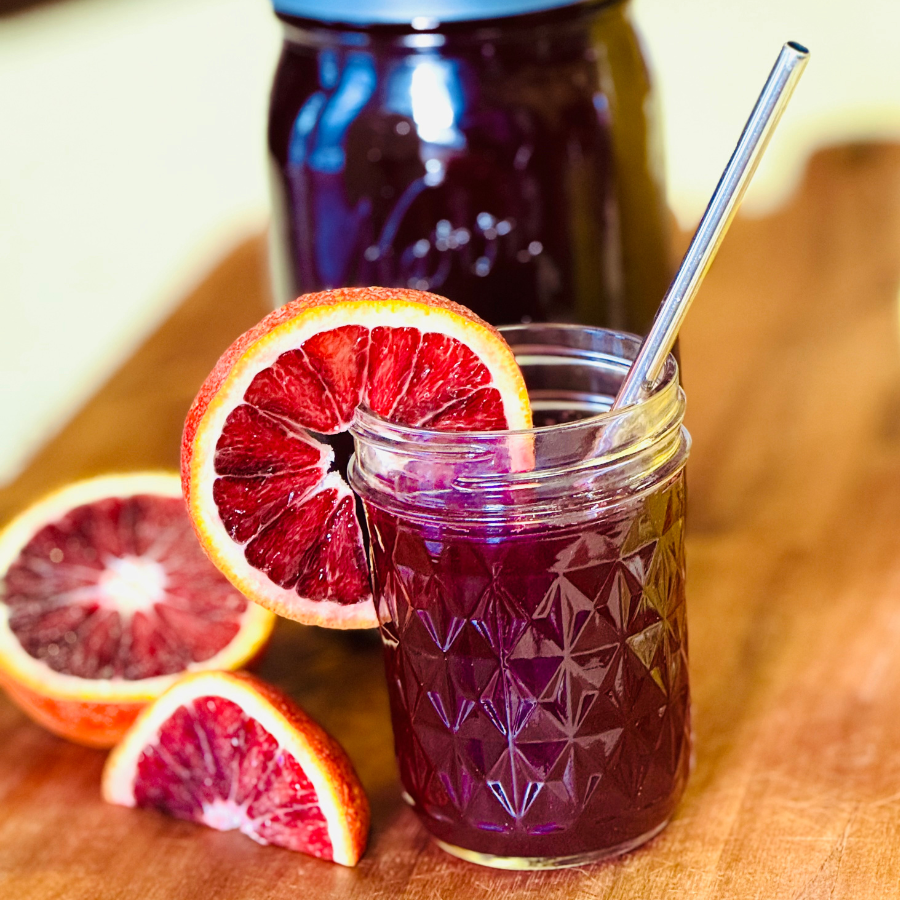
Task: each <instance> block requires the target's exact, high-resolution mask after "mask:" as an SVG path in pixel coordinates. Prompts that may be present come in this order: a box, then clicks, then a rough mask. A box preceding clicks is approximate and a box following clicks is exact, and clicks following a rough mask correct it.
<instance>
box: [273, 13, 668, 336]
mask: <svg viewBox="0 0 900 900" xmlns="http://www.w3.org/2000/svg"><path fill="white" fill-rule="evenodd" d="M426 7H427V4H426V5H425V6H423V10H424V11H425V13H427V9H426ZM282 20H283V21H284V23H285V26H286V27H285V36H286V40H285V44H284V48H283V52H282V56H281V60H280V63H279V66H278V71H277V74H276V77H275V82H274V85H273V89H272V96H271V106H270V120H269V148H270V152H271V157H272V161H273V163H274V166H273V170H274V171H273V179H272V181H273V194H274V195H273V205H274V213H275V217H274V225H273V251H274V259H275V263H276V265H275V270H276V276H277V277H276V280H277V281H278V282H280V283H279V284H278V285H277V293H278V295H279V296H278V300H279V302H284V301H286V300H288V299H291V298H292V297H294V296H296V295H297V294H300V293H304V292H307V291H313V290H319V289H323V288H329V287H338V286H346V285H354V284H381V285H390V286H403V287H413V288H418V289H423V290H432V291H436V292H438V293H441V294H444V295H446V296H449V297H450V298H451V299H453V300H456V301H458V302H460V303H463V304H465V305H466V306H468V307H470V308H471V309H473V310H474V311H475V312H477V313H478V314H479V315H481V316H482V317H484V318H486V319H487V320H489V321H490V322H492V323H494V324H497V325H500V324H505V323H511V322H519V321H523V320H525V321H527V320H529V319H530V320H534V321H576V322H582V323H587V324H598V325H607V326H612V327H616V328H622V329H625V330H629V331H633V332H642V331H645V330H646V329H647V327H648V326H649V323H650V321H651V319H652V315H653V312H654V310H655V308H656V306H657V304H658V302H659V299H660V297H661V296H662V295H663V293H664V290H665V287H666V284H667V281H668V275H669V269H668V255H667V232H668V228H667V219H666V212H665V201H664V196H663V187H662V180H661V177H660V171H659V170H660V162H661V160H660V159H659V158H658V154H657V153H656V146H657V141H656V134H655V132H656V123H655V121H654V119H653V110H654V104H653V102H652V95H651V89H650V84H649V80H648V75H647V71H646V68H645V64H644V60H643V58H642V56H641V51H640V47H639V44H638V40H637V38H636V36H635V33H634V31H633V28H632V26H631V23H630V20H629V18H628V16H627V3H626V2H622V0H608V2H582V3H575V4H573V5H572V6H569V7H566V8H564V9H559V10H555V11H550V12H545V13H541V14H535V15H527V16H514V17H510V18H506V19H497V20H493V21H480V22H457V23H453V22H449V23H444V24H441V25H439V26H438V28H437V30H432V31H425V32H416V31H413V30H412V29H411V28H409V27H408V26H406V27H402V26H377V27H376V26H373V27H370V28H353V27H351V26H337V25H334V26H325V25H323V24H322V23H319V22H311V21H308V20H299V19H291V18H287V17H284V16H282Z"/></svg>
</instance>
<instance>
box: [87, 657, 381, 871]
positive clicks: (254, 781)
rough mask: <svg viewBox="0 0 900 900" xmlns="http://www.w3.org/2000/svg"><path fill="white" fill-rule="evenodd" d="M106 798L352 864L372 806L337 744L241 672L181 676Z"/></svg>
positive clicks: (149, 717)
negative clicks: (235, 830) (234, 830)
mask: <svg viewBox="0 0 900 900" xmlns="http://www.w3.org/2000/svg"><path fill="white" fill-rule="evenodd" d="M103 798H104V799H105V800H107V801H108V802H109V803H116V804H118V805H120V806H141V807H154V808H156V809H160V810H162V811H163V812H166V813H169V814H170V815H173V816H176V817H177V818H179V819H188V820H190V821H192V822H201V823H203V824H204V825H208V826H210V827H211V828H216V829H218V830H219V831H231V830H233V829H238V830H239V831H241V832H242V833H243V834H246V835H248V836H249V837H251V838H253V839H254V840H255V841H258V842H259V843H260V844H275V845H277V846H279V847H287V848H288V849H290V850H300V851H302V852H303V853H309V854H311V855H312V856H318V857H320V858H321V859H329V860H333V861H334V862H339V863H343V865H345V866H353V865H355V864H356V862H357V860H358V859H359V858H360V856H361V855H362V852H363V850H364V849H365V845H366V837H367V834H368V830H369V804H368V801H367V800H366V795H365V793H364V792H363V788H362V785H361V784H360V783H359V779H358V778H357V776H356V773H355V772H354V770H353V766H352V764H351V762H350V760H349V759H348V758H347V755H346V754H345V753H344V751H343V749H342V748H341V747H340V745H339V744H338V743H337V742H336V741H335V740H334V739H333V738H331V737H330V736H329V735H328V734H326V733H325V731H323V730H322V728H320V727H319V726H318V725H317V724H316V723H315V722H313V721H312V719H310V718H309V716H307V715H306V713H304V712H303V710H301V709H300V708H299V707H298V706H297V704H296V703H294V702H293V701H292V700H291V699H290V697H288V696H286V695H285V694H283V693H281V691H278V690H276V689H275V688H274V687H272V686H271V685H268V684H266V683H265V682H263V681H260V680H259V679H258V678H254V677H253V676H251V675H246V674H243V673H230V672H200V673H197V674H191V675H186V676H185V677H184V678H182V679H181V680H180V681H178V683H177V684H175V685H174V686H173V687H172V688H171V689H170V690H169V691H167V692H166V693H165V694H163V696H162V697H160V698H159V699H158V700H157V701H156V702H155V703H154V704H153V705H152V706H149V707H147V709H145V710H144V712H143V713H142V714H141V715H140V716H139V717H138V719H137V721H136V722H135V723H134V726H133V727H132V728H131V730H130V731H129V732H128V734H127V735H126V736H125V738H124V740H123V741H122V743H121V744H119V746H118V747H116V749H115V750H114V751H113V752H112V753H111V754H110V756H109V759H108V760H107V762H106V767H105V768H104V770H103Z"/></svg>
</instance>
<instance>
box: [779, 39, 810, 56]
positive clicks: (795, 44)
mask: <svg viewBox="0 0 900 900" xmlns="http://www.w3.org/2000/svg"><path fill="white" fill-rule="evenodd" d="M784 46H785V47H790V48H791V50H793V51H794V52H795V53H799V54H800V55H801V56H809V48H808V47H804V46H803V44H801V43H800V42H799V41H788V42H787V43H786V44H785V45H784Z"/></svg>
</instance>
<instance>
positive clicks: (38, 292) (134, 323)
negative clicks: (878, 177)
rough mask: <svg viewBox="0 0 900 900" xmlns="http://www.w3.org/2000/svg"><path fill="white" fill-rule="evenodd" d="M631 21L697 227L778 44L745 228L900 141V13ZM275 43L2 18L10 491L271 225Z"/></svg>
mask: <svg viewBox="0 0 900 900" xmlns="http://www.w3.org/2000/svg"><path fill="white" fill-rule="evenodd" d="M851 8H853V10H854V11H853V13H852V14H851V13H849V12H847V11H848V10H849V9H851ZM634 14H635V17H636V19H637V21H638V23H639V25H640V27H641V28H642V30H643V32H644V34H645V36H646V42H647V45H648V49H649V52H650V55H651V57H652V60H653V66H654V68H655V69H656V71H657V75H658V82H659V84H660V88H661V95H662V101H663V110H664V123H665V127H664V138H665V145H666V148H667V154H668V160H669V186H670V199H671V202H672V205H673V208H674V209H675V211H676V213H677V215H678V216H679V219H680V220H681V221H682V223H685V224H687V223H689V222H691V221H693V220H695V219H696V217H697V216H698V215H699V213H700V212H701V211H702V208H703V205H704V202H705V199H706V197H707V196H708V194H709V192H710V191H711V190H712V188H713V186H714V185H715V182H716V180H717V178H718V174H719V172H720V170H721V168H722V167H723V165H724V163H725V161H726V160H727V158H728V155H729V153H730V151H731V148H732V147H733V145H734V142H735V140H736V138H737V135H738V132H739V131H740V128H741V126H742V124H743V121H744V120H745V118H746V116H747V114H748V112H749V109H750V107H751V105H752V103H753V101H754V99H755V97H756V95H757V93H758V90H759V87H760V85H761V83H762V81H763V80H764V78H765V75H766V73H767V72H768V69H769V67H770V66H771V63H772V61H773V60H774V58H775V55H776V53H777V50H778V47H779V46H780V44H781V43H782V42H783V41H784V40H787V39H795V40H800V41H804V42H806V43H808V45H809V46H810V48H811V49H812V51H813V59H812V62H811V64H810V66H809V68H808V70H807V74H806V75H805V76H804V79H803V82H802V83H801V87H800V89H799V90H798V94H797V96H796V99H795V101H794V103H793V104H792V107H791V110H790V111H789V114H788V115H787V117H786V118H785V120H784V123H783V126H782V130H781V132H780V133H779V135H778V136H777V138H776V140H775V142H774V144H773V147H772V150H771V151H770V154H771V157H772V158H771V159H770V160H767V161H766V163H764V168H763V169H762V170H761V172H760V174H759V176H758V180H757V183H756V184H755V185H754V188H753V189H752V190H751V193H750V195H749V196H748V204H749V207H750V209H751V211H753V210H756V211H757V212H758V211H761V210H764V209H766V208H768V207H771V206H772V204H773V203H776V202H777V201H778V198H779V197H780V196H782V195H783V193H784V190H785V189H786V188H787V186H789V183H790V180H791V178H792V177H793V176H794V175H795V174H796V173H797V172H798V171H799V167H800V163H801V161H802V159H803V158H804V157H805V154H806V153H807V152H808V150H809V149H810V147H812V146H815V145H816V144H818V143H821V142H825V141H830V140H838V139H841V138H842V137H844V136H862V137H872V136H875V137H878V136H898V135H900V65H898V64H897V62H896V53H897V51H896V47H897V37H896V36H897V35H898V34H900V2H898V0H857V2H856V3H855V4H850V3H847V2H838V0H818V2H814V0H754V2H753V3H748V2H738V0H727V2H726V0H635V3H634ZM278 45H279V35H278V29H277V26H276V23H275V21H274V18H273V16H272V14H271V8H270V7H269V5H268V3H267V2H266V0H68V2H66V3H63V4H59V5H51V6H46V7H38V8H35V9H34V10H32V11H29V12H27V13H23V14H20V15H18V16H15V17H11V18H6V19H0V423H2V424H0V481H3V480H4V479H8V478H10V477H12V476H13V475H14V474H15V472H16V471H17V470H18V469H19V468H20V467H21V466H22V465H23V464H24V462H25V461H26V460H27V459H28V457H29V455H30V453H32V452H33V450H34V449H35V448H36V447H38V446H40V444H41V443H42V442H43V441H44V440H46V439H47V438H48V437H49V436H50V434H52V432H53V431H54V430H55V429H56V428H58V427H60V426H61V425H62V424H64V422H65V421H66V420H67V418H68V417H69V416H70V415H71V414H72V412H74V410H75V409H77V407H78V406H79V405H80V404H81V403H82V402H83V401H84V399H85V398H86V397H87V396H89V395H90V393H91V392H92V391H93V390H95V389H96V387H97V385H98V384H99V383H100V382H102V380H103V379H104V378H105V377H107V376H108V374H109V373H110V372H112V371H113V370H114V368H115V366H116V365H117V364H118V363H119V362H120V361H121V360H122V359H123V358H125V357H127V355H128V354H129V353H130V352H131V351H132V349H133V348H134V346H135V345H136V344H137V343H138V342H139V341H140V340H141V339H142V337H143V336H144V335H145V334H146V333H147V332H148V331H149V330H150V329H152V328H153V326H154V325H155V324H156V323H157V322H158V321H159V320H160V319H161V318H162V317H164V316H165V315H166V313H167V312H168V311H169V310H170V309H171V307H172V305H173V304H174V303H177V301H178V300H179V298H180V297H181V296H183V294H184V292H185V291H186V290H187V289H188V288H189V287H190V285H191V284H192V283H193V282H194V281H195V280H196V279H198V278H200V277H202V274H203V273H204V272H205V271H206V270H207V269H208V268H209V267H210V266H211V265H212V264H213V263H214V262H215V260H216V259H217V258H218V257H219V256H220V255H221V254H223V253H224V252H226V251H227V249H228V248H229V246H231V245H232V244H233V243H234V242H236V241H238V240H239V239H240V238H241V237H243V236H244V235H246V234H249V233H251V232H253V231H256V230H258V229H260V228H262V227H263V225H264V223H265V221H266V216H267V207H268V198H267V193H266V191H267V187H266V163H265V144H264V134H265V116H266V99H267V93H268V86H269V82H270V78H271V71H272V68H273V66H274V61H275V58H276V54H277V51H278Z"/></svg>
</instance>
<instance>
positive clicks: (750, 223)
mask: <svg viewBox="0 0 900 900" xmlns="http://www.w3.org/2000/svg"><path fill="white" fill-rule="evenodd" d="M682 240H683V236H682ZM265 269H266V267H265V255H264V243H263V239H262V238H259V239H257V240H254V241H251V242H249V243H247V244H246V245H244V246H241V247H239V248H237V249H236V250H235V251H234V252H233V253H231V255H229V256H228V257H227V259H225V261H224V262H223V263H222V265H221V266H220V267H219V268H218V269H217V270H216V271H215V272H213V273H212V274H211V275H210V276H209V278H208V279H207V280H206V281H205V283H203V284H202V285H201V286H200V287H199V288H198V289H197V290H196V291H195V292H194V293H193V294H192V295H191V296H189V297H187V298H186V299H185V301H184V303H183V304H182V305H181V306H180V308H179V309H178V310H177V312H176V313H175V314H174V315H173V316H172V318H171V319H170V320H169V321H168V322H167V323H166V324H165V325H164V327H163V328H162V329H160V331H159V332H158V333H157V334H155V335H154V336H153V337H152V338H151V339H150V340H149V341H148V342H147V344H146V345H145V346H144V347H143V348H142V349H141V350H140V351H139V352H138V353H137V354H136V355H135V356H134V358H133V359H132V360H131V361H130V362H129V363H128V364H127V365H126V366H125V367H124V368H123V369H122V370H121V371H120V372H118V373H117V374H116V375H115V376H114V377H113V378H112V379H111V380H110V382H109V383H108V384H107V385H106V386H105V387H104V389H103V390H102V391H101V392H100V393H99V394H98V395H97V396H96V398H95V399H94V400H93V401H92V402H91V403H90V404H89V405H88V406H87V407H86V408H85V409H84V410H82V411H81V412H80V413H78V415H77V416H75V417H74V419H73V420H72V421H71V422H70V424H68V425H67V426H66V427H65V428H63V429H62V430H61V432H60V433H59V435H58V436H57V437H56V438H55V439H54V440H53V441H52V442H51V443H50V444H49V445H48V446H47V447H46V448H45V449H44V451H43V452H42V453H41V454H40V455H39V456H38V457H36V458H35V459H34V461H33V462H32V464H31V466H30V467H29V468H28V470H27V471H26V472H24V473H23V474H22V476H21V477H20V478H19V479H18V480H17V481H16V482H15V483H14V484H11V485H9V486H8V487H6V488H5V489H4V490H3V491H2V492H0V519H6V518H8V517H9V516H10V515H12V514H13V513H14V512H15V511H17V510H18V509H20V508H21V507H22V506H23V505H24V504H25V503H27V502H28V501H29V500H30V499H32V498H33V497H35V496H36V495H38V494H40V493H43V492H44V491H46V490H47V489H48V488H51V487H53V486H55V485H57V484H60V483H63V482H66V481H68V480H71V479H72V478H74V477H77V476H80V475H85V474H90V473H95V472H100V471H107V470H113V469H118V470H121V469H134V468H140V467H147V466H150V467H159V466H175V464H176V462H177V454H178V440H179V435H180V430H181V421H182V419H183V416H184V413H185V411H186V409H187V406H188V404H189V403H190V400H191V398H192V396H193V394H194V392H195V390H196V389H197V387H198V386H199V384H200V382H201V381H202V379H203V377H204V376H205V375H206V373H207V372H208V371H209V369H210V368H211V366H212V365H213V363H214V362H215V359H216V358H217V356H218V354H219V353H220V352H221V351H222V350H223V349H224V347H225V346H226V345H227V343H228V342H229V341H230V340H231V339H232V338H234V337H235V336H237V334H239V333H240V332H241V331H242V330H244V329H245V328H246V327H248V326H249V325H250V324H252V323H253V322H255V321H256V320H257V319H258V318H260V316H261V315H262V314H263V313H264V312H265V311H266V305H267V301H266V297H267V285H266V279H265ZM898 281H900V147H895V146H855V147H843V148H837V149H833V150H830V151H828V152H825V153H822V154H820V155H819V156H817V157H816V158H814V160H813V161H812V163H811V165H810V167H809V170H808V172H807V177H806V179H805V181H804V183H803V185H802V187H801V188H800V189H799V191H798V193H797V195H796V196H795V199H794V200H793V202H792V203H791V204H790V206H789V207H788V208H786V209H784V210H783V211H781V212H780V213H779V214H777V215H776V216H773V217H771V218H768V219H764V220H744V219H741V220H738V222H737V223H736V224H735V225H734V227H733V229H732V232H731V234H730V235H729V237H728V239H727V241H726V242H725V245H724V246H723V249H722V251H721V254H720V256H719V259H718V261H717V262H716V265H715V266H714V268H713V271H712V272H711V274H710V276H709V278H708V280H707V283H706V284H705V286H704V288H703V290H702V293H701V295H700V297H699V298H698V300H697V303H696V306H695V308H694V310H693V311H692V313H691V316H690V319H689V321H688V324H687V326H686V328H685V331H684V334H683V339H682V357H683V364H684V369H685V376H684V381H685V386H686V390H687V393H688V404H689V412H688V426H689V428H690V430H691V432H692V434H693V438H694V447H693V452H692V457H691V462H690V464H689V469H688V471H689V485H690V503H689V514H688V517H689V537H688V602H689V627H690V635H691V677H692V681H693V691H694V710H695V724H696V764H695V768H694V771H693V775H692V778H691V782H690V786H689V788H688V792H687V794H686V796H685V798H684V801H683V802H682V804H681V807H680V810H679V812H678V814H677V816H676V818H675V820H674V821H673V822H672V824H671V825H670V826H669V828H668V829H667V830H666V831H665V832H664V833H663V834H662V835H661V836H660V837H659V838H657V839H656V840H654V841H653V842H652V843H650V844H649V845H647V846H646V847H645V848H643V849H641V850H639V851H637V852H635V853H633V854H631V855H629V856H627V857H625V858H623V859H621V860H618V861H615V862H611V863H606V864H601V865H595V866H589V867H585V868H582V869H576V870H568V871H560V872H549V873H504V872H495V871H491V870H487V869H481V868H479V867H476V866H471V865H468V864H466V863H463V862H460V861H458V860H455V859H453V858H451V857H449V856H447V855H445V854H444V853H442V852H441V851H440V850H438V849H437V848H436V847H435V846H434V845H432V844H431V843H430V842H429V840H428V839H427V837H426V836H425V833H424V832H423V830H422V829H421V827H420V826H419V825H418V823H417V821H416V820H415V818H414V816H413V815H412V813H410V812H409V811H408V810H407V809H405V808H404V805H403V803H402V801H401V800H400V796H399V788H398V784H397V780H396V770H395V767H394V762H393V754H392V745H391V735H390V726H389V721H388V713H387V700H386V693H385V687H384V682H383V676H382V672H381V659H380V651H379V648H378V647H377V645H376V643H375V642H374V641H373V640H372V639H371V637H369V636H366V635H359V634H356V635H353V634H351V635H348V634H340V633H333V632H326V631H321V630H316V629H309V628H302V627H300V626H296V625H292V624H290V623H287V622H283V623H281V624H280V626H279V628H278V629H277V631H276V637H275V641H274V644H273V646H272V648H271V651H270V653H269V654H268V656H267V658H266V660H265V661H264V663H263V665H262V668H261V674H262V675H263V676H264V677H266V678H268V679H270V680H272V681H274V682H276V683H277V684H280V685H282V686H284V687H286V688H287V689H288V690H289V691H290V692H291V693H292V694H293V695H294V696H295V697H296V698H297V699H298V700H299V701H300V702H301V703H302V704H303V705H304V706H305V707H306V709H307V710H308V711H309V712H310V713H311V714H312V715H314V716H315V717H317V718H318V719H319V720H320V721H321V722H322V723H323V724H324V725H325V726H326V727H327V728H328V729H329V730H330V731H331V732H332V733H333V734H334V735H335V736H336V737H338V739H339V740H340V741H341V742H342V743H343V744H344V745H345V747H346V748H347V750H348V751H349V753H350V755H351V756H352V757H353V759H354V761H355V763H356V765H357V767H358V770H359V772H360V775H361V777H362V780H363V782H364V783H365V785H366V788H367V790H368V791H369V794H370V797H371V799H372V803H373V810H374V821H373V828H372V835H371V841H370V846H369V850H368V853H367V854H366V856H365V857H364V859H363V861H362V862H361V864H360V865H359V866H358V867H357V868H356V869H353V870H349V869H344V868H341V867H339V866H336V865H331V864H328V863H323V862H319V861H316V860H313V859H308V858H306V857H304V856H301V855H299V854H294V853H290V852H288V851H285V850H280V849H276V848H264V847H259V846H257V845H255V844H254V843H253V842H252V841H250V840H249V839H247V838H245V837H242V836H241V835H239V834H236V833H229V834H221V833H218V832H214V831H211V830H208V829H205V828H202V827H200V826H195V825H190V824H187V823H182V822H177V821H174V820H171V819H167V818H166V817H164V816H162V815H160V814H157V813H154V812H147V811H135V810H125V809H119V808H113V807H109V806H106V805H104V804H103V803H102V801H101V800H100V795H99V777H100V771H101V768H102V765H103V760H104V754H103V753H101V752H98V751H92V750H87V749H83V748H80V747H76V746H73V745H70V744H67V743H65V742H64V741H62V740H59V739H57V738H54V737H52V736H50V735H48V734H46V733H45V732H43V731H42V730H41V729H40V728H38V727H37V726H35V725H32V724H30V722H29V721H28V720H26V719H25V717H24V716H23V715H22V714H21V713H19V712H18V711H17V710H16V708H15V707H13V706H12V705H11V704H9V703H8V702H7V701H6V700H5V699H0V897H2V898H11V900H13V898H15V900H19V898H21V900H31V898H40V900H50V898H66V900H118V898H122V900H125V898H141V900H157V898H159V900H162V898H166V900H182V898H184V900H187V898H254V900H269V898H273V900H274V898H285V900H286V898H292V900H295V898H299V897H310V898H316V900H318V898H332V897H334V898H338V897H340V898H386V897H404V898H409V900H413V898H422V900H424V898H436V897H440V898H476V897H492V898H506V897H540V898H541V900H553V898H563V897H565V898H573V900H575V898H588V897H591V898H635V900H637V898H642V900H643V898H664V897H689V898H757V897H759V898H787V900H801V898H803V900H819V898H839V897H848V898H849V897H866V898H867V900H868V898H876V897H897V896H900V337H898V335H900V331H898V321H897V288H898ZM457 299H461V300H464V299H465V298H457Z"/></svg>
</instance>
